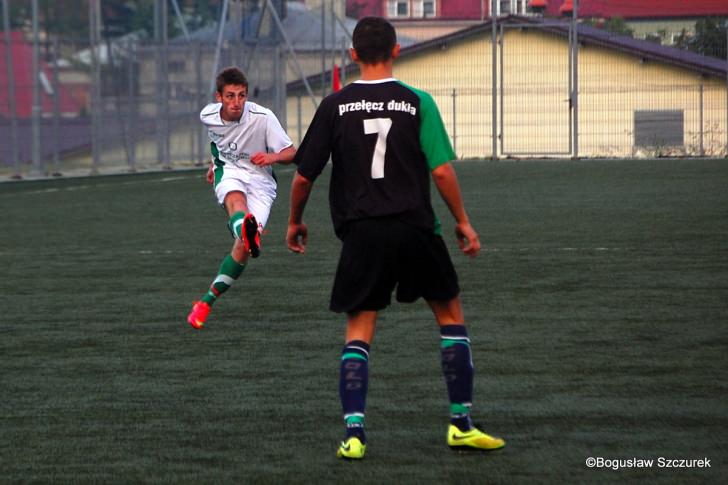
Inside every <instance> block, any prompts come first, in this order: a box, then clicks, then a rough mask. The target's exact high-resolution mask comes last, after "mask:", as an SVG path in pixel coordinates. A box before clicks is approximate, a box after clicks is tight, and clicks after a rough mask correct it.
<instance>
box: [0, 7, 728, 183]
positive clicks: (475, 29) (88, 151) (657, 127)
mask: <svg viewBox="0 0 728 485" xmlns="http://www.w3.org/2000/svg"><path fill="white" fill-rule="evenodd" d="M94 1H97V2H98V0H92V3H90V4H89V6H90V10H89V12H90V13H89V16H90V18H91V23H92V25H97V24H98V19H94V18H93V15H94V14H93V2H94ZM320 6H321V7H320V8H319V9H316V8H315V9H310V8H308V9H307V8H306V7H305V6H304V5H303V4H300V3H295V2H289V3H288V6H287V7H286V8H284V9H281V8H279V5H278V4H275V5H274V3H273V2H272V1H271V0H265V1H263V2H259V3H258V4H257V8H256V9H254V10H253V13H252V16H251V17H250V18H243V19H242V20H238V21H237V22H238V23H236V22H231V21H228V20H226V21H225V22H223V23H222V25H224V26H225V28H223V29H220V28H219V26H220V25H221V24H220V23H218V25H216V26H211V27H210V28H208V29H207V30H206V32H190V33H188V34H186V35H184V36H179V37H176V38H171V39H167V38H164V37H163V36H162V37H160V36H159V35H158V36H157V37H156V38H155V39H152V40H151V41H150V40H149V39H144V38H136V37H134V36H133V35H132V36H127V37H124V38H116V39H111V38H105V37H102V36H100V35H96V36H94V35H93V33H92V35H91V36H90V38H89V39H79V38H61V37H57V36H56V37H51V36H42V35H39V34H38V33H36V34H35V35H34V33H33V32H31V31H29V30H27V29H26V30H11V29H9V28H8V26H7V25H4V27H3V32H2V35H0V59H2V62H1V63H0V65H2V72H0V140H1V143H0V176H2V177H12V178H27V177H34V176H49V175H56V174H63V175H66V174H103V173H119V172H135V171H146V170H161V169H175V168H185V167H194V166H199V165H201V164H204V163H206V161H207V160H208V158H209V141H208V140H207V136H206V134H205V133H204V131H203V129H202V126H201V124H200V122H199V119H198V113H199V111H200V109H201V108H202V107H203V106H204V105H205V104H206V103H208V102H211V101H212V100H213V90H214V88H213V85H212V80H213V78H214V75H215V73H216V72H217V70H219V69H220V68H222V67H224V66H228V65H237V66H240V67H241V68H243V69H244V70H245V72H246V75H247V77H248V79H249V82H250V86H249V94H250V100H252V101H255V102H257V103H259V104H262V105H264V106H267V107H269V108H271V109H272V110H273V111H274V112H275V113H276V114H277V115H278V117H279V119H280V120H281V122H282V124H283V125H284V126H285V127H286V128H287V130H288V132H289V134H290V136H291V138H292V139H293V141H294V143H296V144H297V143H299V142H300V140H301V139H302V137H303V134H304V133H305V131H306V129H307V127H308V122H309V121H310V120H311V118H312V116H313V112H314V110H315V108H316V106H317V105H318V103H319V102H320V101H321V99H322V97H323V96H325V95H327V94H329V93H330V92H331V91H332V81H333V78H334V76H333V69H334V68H335V69H337V70H338V71H337V74H338V77H339V78H340V79H341V81H342V84H346V83H347V82H351V81H352V80H354V79H356V77H357V76H358V70H357V69H356V66H355V65H352V64H350V61H349V60H348V54H347V49H348V47H349V45H350V35H351V31H352V30H353V26H354V25H355V20H353V19H349V18H346V17H345V16H344V12H343V11H341V10H337V9H336V8H332V7H333V6H334V4H333V3H331V4H330V3H328V2H326V1H323V2H321V3H320ZM223 19H227V17H225V16H224V17H223ZM240 22H242V25H244V26H247V27H246V28H245V29H243V31H242V32H241V30H240V28H239V27H240V25H241V24H240ZM6 23H7V22H6ZM433 25H435V24H433ZM443 25H447V23H443V22H439V24H436V28H435V27H433V29H435V30H433V32H436V34H437V36H436V37H434V38H432V37H428V36H427V35H425V34H423V32H424V30H422V29H420V31H418V33H417V34H416V35H413V34H411V31H410V30H408V28H407V27H406V25H405V24H403V23H397V22H395V26H396V27H397V28H398V32H399V35H400V42H401V43H402V45H403V55H402V57H401V58H400V59H399V60H398V61H397V63H396V64H395V75H396V76H397V77H398V78H399V79H401V80H403V81H404V82H406V83H408V84H411V85H413V86H415V87H418V88H421V89H424V90H426V91H428V92H429V93H431V94H432V95H433V97H434V99H435V101H436V102H437V104H438V106H439V108H440V111H441V114H442V116H443V119H444V120H445V123H446V126H447V129H448V132H449V133H450V135H451V139H452V142H453V145H454V148H455V151H456V153H457V154H458V157H460V158H497V159H498V158H525V157H539V158H540V157H559V158H568V157H578V158H590V157H600V158H601V157H619V158H629V157H665V156H696V157H725V156H727V155H728V129H727V127H728V75H727V71H728V68H727V67H726V65H727V63H726V62H725V60H720V59H712V60H710V59H709V58H707V57H705V58H701V57H700V56H698V57H695V56H696V55H694V54H691V55H690V56H687V57H686V55H681V54H679V53H677V51H676V50H675V49H669V50H665V49H668V48H662V47H660V48H659V49H658V47H655V48H654V49H652V48H651V49H652V50H650V49H646V50H644V51H639V49H643V47H642V44H639V42H638V41H635V40H631V41H630V42H632V43H629V42H628V43H625V42H623V41H621V40H618V39H617V40H615V39H613V38H611V37H609V36H606V35H605V36H602V37H599V35H598V34H594V32H593V31H595V30H596V29H593V28H589V27H586V26H580V27H579V29H578V30H576V29H575V28H573V26H570V22H569V21H568V20H565V21H553V20H549V21H543V20H536V19H534V18H533V17H527V16H525V17H524V16H516V17H514V16H504V17H500V18H498V22H497V23H496V25H495V28H493V25H492V24H490V23H489V22H488V19H487V18H486V19H484V21H476V22H471V23H470V24H467V25H465V24H462V22H455V21H453V22H452V29H450V30H443ZM570 29H572V30H570ZM589 29H591V30H589ZM160 30H163V29H160ZM92 32H93V29H92ZM99 32H101V29H100V28H99V29H98V30H97V31H96V33H97V34H98V33H99ZM590 36H591V37H590ZM610 42H611V44H610ZM726 42H727V43H728V39H727V40H726ZM577 46H578V48H577ZM630 49H632V51H631V50H630ZM655 49H657V50H655ZM660 49H662V50H660ZM637 51H639V52H637ZM660 56H662V57H660ZM670 56H674V62H672V61H671V60H670V59H671V58H670ZM701 59H704V60H701ZM31 61H32V62H31ZM691 63H692V64H691ZM690 66H693V67H690Z"/></svg>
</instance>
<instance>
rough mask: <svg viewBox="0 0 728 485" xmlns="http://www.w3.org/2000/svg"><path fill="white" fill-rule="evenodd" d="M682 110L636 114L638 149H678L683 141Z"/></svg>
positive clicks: (643, 111) (639, 111)
mask: <svg viewBox="0 0 728 485" xmlns="http://www.w3.org/2000/svg"><path fill="white" fill-rule="evenodd" d="M683 124H684V121H683V112H682V110H637V111H635V112H634V144H635V146H638V147H676V146H682V145H683V144H684V141H683Z"/></svg>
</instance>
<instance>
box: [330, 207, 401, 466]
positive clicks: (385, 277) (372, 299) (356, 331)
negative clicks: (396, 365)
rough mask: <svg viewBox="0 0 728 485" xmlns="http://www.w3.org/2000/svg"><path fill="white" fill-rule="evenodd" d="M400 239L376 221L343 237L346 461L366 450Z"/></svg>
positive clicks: (335, 297)
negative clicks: (372, 382) (373, 378)
mask: <svg viewBox="0 0 728 485" xmlns="http://www.w3.org/2000/svg"><path fill="white" fill-rule="evenodd" d="M394 238H396V236H394V237H393V232H392V231H391V230H390V224H388V223H387V222H382V221H373V220H366V221H358V222H355V223H350V224H349V226H348V227H347V230H346V231H345V234H344V235H343V237H342V239H343V245H342V249H341V257H340V258H339V264H338V267H337V270H336V277H335V280H334V287H333V290H332V292H331V305H330V308H331V309H332V310H333V311H336V312H344V313H346V314H347V327H346V343H345V345H344V349H343V351H342V355H341V367H340V374H339V396H340V398H341V406H342V410H343V414H344V422H345V426H346V437H345V439H344V441H343V442H342V443H341V446H340V447H339V450H338V451H337V455H338V456H339V457H341V458H354V459H357V458H362V457H363V456H364V450H365V448H366V435H365V432H364V415H365V410H366V396H367V388H368V381H369V350H370V345H371V342H372V339H373V338H374V331H375V326H376V320H377V312H378V311H379V310H382V309H384V308H385V307H386V306H387V305H389V303H390V301H391V293H392V290H393V288H394V285H395V283H396V279H395V276H394V274H393V268H394V267H395V264H394V263H393V259H394V254H393V250H392V248H393V247H395V246H396V244H394V243H393V240H394Z"/></svg>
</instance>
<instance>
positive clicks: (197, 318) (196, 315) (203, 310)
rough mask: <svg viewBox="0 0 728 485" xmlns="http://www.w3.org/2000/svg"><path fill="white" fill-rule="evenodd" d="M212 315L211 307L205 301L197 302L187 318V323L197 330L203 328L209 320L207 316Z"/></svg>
mask: <svg viewBox="0 0 728 485" xmlns="http://www.w3.org/2000/svg"><path fill="white" fill-rule="evenodd" d="M209 314H210V305H208V304H207V303H205V302H204V301H196V302H195V304H194V305H193V306H192V311H191V312H190V314H189V315H188V316H187V323H189V324H190V325H192V326H193V327H194V328H196V329H200V328H202V326H203V325H205V320H207V315H209Z"/></svg>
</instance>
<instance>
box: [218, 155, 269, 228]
mask: <svg viewBox="0 0 728 485" xmlns="http://www.w3.org/2000/svg"><path fill="white" fill-rule="evenodd" d="M219 168H223V170H224V171H223V174H222V177H220V179H219V182H217V183H216V184H215V196H216V197H217V202H218V203H219V204H220V205H221V206H223V207H224V206H225V196H226V195H227V194H229V193H230V192H242V193H243V194H245V198H246V199H247V202H248V212H250V213H252V214H253V215H254V216H255V219H256V220H257V221H258V226H259V227H260V229H262V228H263V227H265V224H266V223H267V222H268V217H269V216H270V209H271V207H272V206H273V201H275V200H276V182H275V180H273V179H272V178H270V177H267V176H265V175H262V174H261V175H258V174H255V173H251V172H250V171H248V170H245V169H241V168H237V167H230V166H228V165H226V166H225V167H216V169H219Z"/></svg>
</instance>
